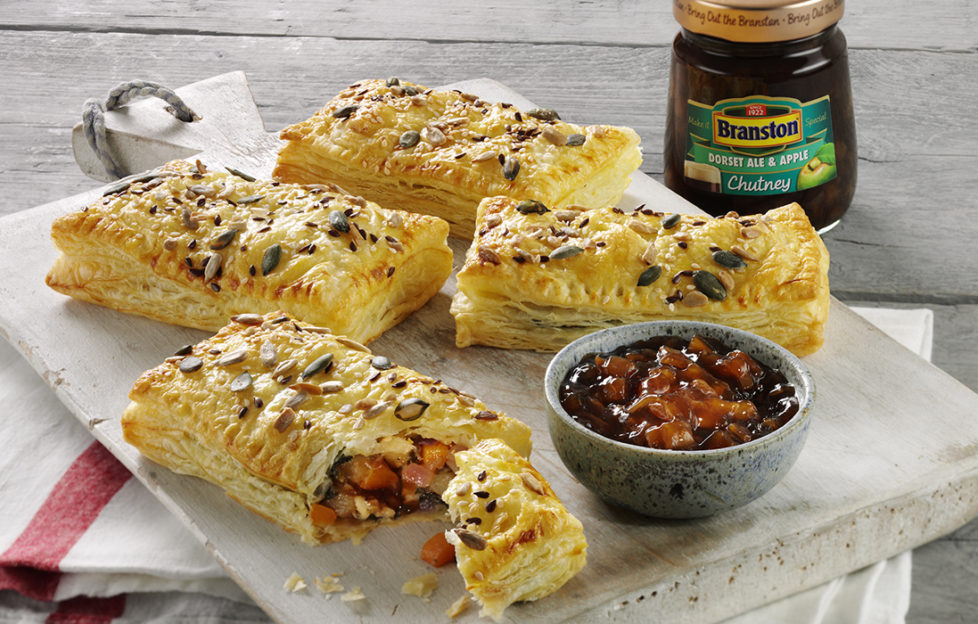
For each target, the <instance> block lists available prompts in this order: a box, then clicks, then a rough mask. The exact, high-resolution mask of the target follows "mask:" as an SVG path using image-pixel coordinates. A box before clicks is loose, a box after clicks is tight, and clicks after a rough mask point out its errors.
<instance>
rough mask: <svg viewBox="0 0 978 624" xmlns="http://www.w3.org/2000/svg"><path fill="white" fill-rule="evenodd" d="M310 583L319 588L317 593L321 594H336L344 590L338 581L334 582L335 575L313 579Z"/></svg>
mask: <svg viewBox="0 0 978 624" xmlns="http://www.w3.org/2000/svg"><path fill="white" fill-rule="evenodd" d="M312 582H313V583H315V584H316V587H318V588H319V591H321V592H323V593H324V594H333V593H336V592H341V591H343V590H344V589H345V588H344V587H343V586H342V585H340V583H339V581H337V580H336V574H331V575H329V576H323V577H320V578H314V579H313V580H312Z"/></svg>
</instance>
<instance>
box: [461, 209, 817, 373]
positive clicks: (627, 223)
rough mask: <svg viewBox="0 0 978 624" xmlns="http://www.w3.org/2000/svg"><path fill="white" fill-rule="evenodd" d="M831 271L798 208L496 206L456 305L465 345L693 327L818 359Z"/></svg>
mask: <svg viewBox="0 0 978 624" xmlns="http://www.w3.org/2000/svg"><path fill="white" fill-rule="evenodd" d="M828 268H829V255H828V251H827V250H826V249H825V245H824V244H823V243H822V239H821V238H819V236H818V234H817V233H816V232H815V230H814V228H812V226H811V224H810V223H809V221H808V217H806V216H805V213H804V211H803V210H802V209H801V207H800V206H799V205H798V204H791V205H788V206H783V207H781V208H776V209H774V210H771V211H769V212H767V213H766V214H764V215H758V216H747V217H739V216H734V215H728V216H726V217H722V218H718V219H714V218H710V217H706V216H695V215H664V214H662V213H658V212H654V211H653V210H651V209H649V208H645V207H640V208H639V209H637V210H635V211H630V212H627V213H626V212H623V211H622V210H620V209H618V208H615V207H608V208H599V209H594V210H568V209H559V210H549V209H548V208H547V207H546V206H544V205H542V204H540V203H539V202H534V201H522V202H521V201H518V200H514V199H509V198H506V197H492V198H487V199H485V200H484V201H483V202H482V203H481V204H480V206H479V214H478V232H477V234H476V238H475V240H473V242H472V245H471V247H470V248H469V250H468V253H467V255H466V259H465V264H464V266H463V267H462V269H461V271H459V273H458V291H457V293H456V295H455V298H454V299H453V301H452V307H451V310H452V315H453V316H454V317H455V325H456V344H457V345H458V346H460V347H465V346H468V345H473V344H483V345H490V346H496V347H505V348H517V349H536V350H540V351H553V350H557V349H560V348H561V347H563V346H564V345H566V344H567V343H568V342H570V341H572V340H574V339H575V338H578V337H580V336H582V335H584V334H587V333H590V332H592V331H595V330H598V329H602V328H605V327H612V326H615V325H622V324H625V323H633V322H638V321H650V320H657V319H693V320H698V321H709V322H714V323H721V324H724V325H729V326H731V327H737V328H740V329H744V330H747V331H751V332H754V333H756V334H759V335H761V336H764V337H765V338H769V339H771V340H773V341H774V342H777V343H779V344H781V345H783V346H784V347H786V348H788V349H789V350H791V351H792V352H794V353H795V354H797V355H807V354H809V353H813V352H815V351H817V350H818V349H819V347H821V346H822V342H823V329H824V325H825V321H826V318H827V317H828V311H829V281H828Z"/></svg>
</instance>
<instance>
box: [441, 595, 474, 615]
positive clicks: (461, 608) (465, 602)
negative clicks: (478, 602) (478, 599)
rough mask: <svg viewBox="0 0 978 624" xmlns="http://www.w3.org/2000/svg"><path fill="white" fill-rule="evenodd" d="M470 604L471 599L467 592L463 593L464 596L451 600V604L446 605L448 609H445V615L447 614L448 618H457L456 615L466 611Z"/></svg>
mask: <svg viewBox="0 0 978 624" xmlns="http://www.w3.org/2000/svg"><path fill="white" fill-rule="evenodd" d="M470 606H472V599H471V598H469V595H468V594H465V595H464V596H462V597H461V598H459V599H458V600H456V601H455V602H453V603H452V606H450V607H448V609H447V610H446V611H445V615H447V616H448V617H450V618H457V617H458V616H460V615H462V614H463V613H465V612H466V611H468V610H469V607H470Z"/></svg>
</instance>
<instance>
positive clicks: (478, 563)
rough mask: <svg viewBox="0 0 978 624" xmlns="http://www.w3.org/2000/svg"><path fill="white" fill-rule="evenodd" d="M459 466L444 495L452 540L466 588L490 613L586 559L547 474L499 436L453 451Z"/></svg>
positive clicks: (538, 593) (554, 581)
mask: <svg viewBox="0 0 978 624" xmlns="http://www.w3.org/2000/svg"><path fill="white" fill-rule="evenodd" d="M455 463H456V464H458V471H457V473H456V475H455V478H454V479H453V480H452V481H451V483H449V484H448V488H447V490H446V491H445V494H444V496H443V497H444V499H445V502H446V503H448V508H449V511H450V513H451V516H452V520H453V521H454V522H455V523H456V524H458V525H459V527H457V528H456V529H454V530H451V531H448V532H446V537H447V538H448V540H449V542H450V543H452V544H454V545H455V556H456V559H457V560H458V569H459V571H460V572H461V573H462V576H463V578H465V588H466V589H468V590H469V591H470V592H472V595H473V596H475V597H476V599H477V600H478V601H479V602H480V603H482V607H483V608H482V611H481V615H486V616H491V617H493V618H495V619H497V620H498V619H499V617H500V616H501V615H502V613H503V609H505V608H506V607H508V606H509V605H511V604H512V603H514V602H517V601H519V600H536V599H538V598H542V597H543V596H546V595H547V594H550V593H552V592H554V591H556V590H557V589H558V588H559V587H561V586H562V585H563V584H564V583H566V582H567V581H568V580H570V578H571V577H573V576H574V575H575V574H577V573H578V572H579V571H580V570H581V568H583V567H584V564H585V563H586V561H587V553H586V551H587V541H586V540H585V539H584V530H583V527H582V526H581V523H580V521H578V519H577V518H575V517H574V516H572V515H571V514H570V512H568V511H567V509H565V508H564V506H563V505H562V504H561V502H560V501H559V500H558V499H557V496H556V495H555V494H554V491H553V490H552V489H551V488H550V485H549V484H548V483H547V481H546V480H545V479H544V478H543V477H542V476H541V475H540V473H539V472H537V471H536V470H535V469H534V468H533V466H531V465H530V462H528V461H527V460H526V459H524V458H523V457H520V455H519V454H518V453H516V452H515V451H514V450H512V449H511V448H509V447H507V446H506V445H505V444H504V443H502V442H501V441H499V440H484V441H482V442H479V444H477V445H476V446H475V447H473V448H471V449H469V450H467V451H461V452H459V453H456V454H455Z"/></svg>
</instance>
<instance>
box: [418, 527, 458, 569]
mask: <svg viewBox="0 0 978 624" xmlns="http://www.w3.org/2000/svg"><path fill="white" fill-rule="evenodd" d="M454 559H455V547H454V546H452V545H451V544H449V543H448V540H446V539H445V533H444V532H439V533H436V534H435V535H433V536H431V538H430V539H429V540H428V541H427V542H425V543H424V546H422V547H421V560H422V561H424V562H425V563H428V564H430V565H432V566H434V567H436V568H440V567H442V566H443V565H445V564H446V563H450V562H451V561H453V560H454Z"/></svg>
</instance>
